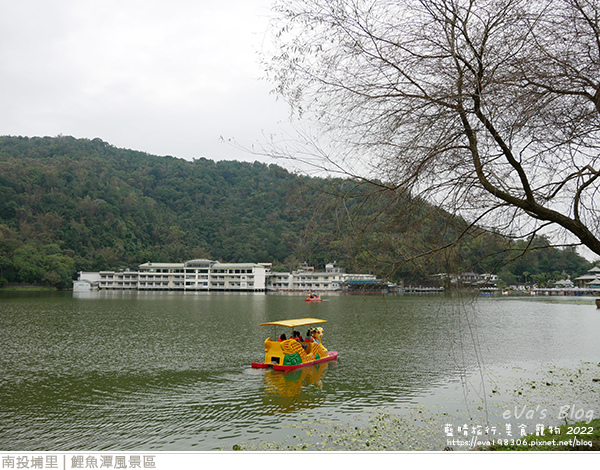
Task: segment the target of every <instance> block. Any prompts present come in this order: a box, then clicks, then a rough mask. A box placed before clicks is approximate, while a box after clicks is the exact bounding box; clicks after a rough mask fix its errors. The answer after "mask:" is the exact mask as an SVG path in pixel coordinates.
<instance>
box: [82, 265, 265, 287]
mask: <svg viewBox="0 0 600 470" xmlns="http://www.w3.org/2000/svg"><path fill="white" fill-rule="evenodd" d="M269 266H270V264H268V263H263V264H257V263H219V262H217V261H212V260H207V259H196V260H190V261H186V262H185V263H151V262H148V263H144V264H141V265H140V266H139V268H138V271H130V270H125V271H100V272H99V273H83V272H80V273H79V279H78V280H77V281H74V283H73V286H74V288H75V287H77V289H78V290H82V289H84V288H86V287H87V286H88V285H89V284H91V282H92V280H95V281H96V284H97V286H98V288H99V289H111V290H124V289H137V290H161V291H162V290H190V291H202V290H205V291H212V290H235V291H250V292H256V291H264V290H265V289H266V279H267V273H268V271H269ZM86 290H89V289H86Z"/></svg>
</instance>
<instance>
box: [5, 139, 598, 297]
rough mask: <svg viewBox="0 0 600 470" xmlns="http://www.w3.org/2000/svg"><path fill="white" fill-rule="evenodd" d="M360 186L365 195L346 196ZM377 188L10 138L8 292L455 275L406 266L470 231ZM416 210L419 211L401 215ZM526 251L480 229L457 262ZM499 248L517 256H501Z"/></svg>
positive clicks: (562, 260)
mask: <svg viewBox="0 0 600 470" xmlns="http://www.w3.org/2000/svg"><path fill="white" fill-rule="evenodd" d="M350 189H351V192H352V197H347V198H345V199H343V200H340V199H338V198H337V197H336V194H337V193H339V192H340V191H341V192H344V193H348V191H349V190H350ZM373 193H374V187H373V186H370V185H356V184H355V182H353V181H350V180H342V179H334V178H325V179H323V178H311V177H307V176H302V175H296V174H292V173H290V172H288V171H286V170H284V169H282V168H280V167H278V166H275V165H271V166H268V165H264V164H260V163H241V162H227V161H226V162H213V161H210V160H206V159H199V160H195V161H186V160H182V159H176V158H172V157H158V156H153V155H147V154H144V153H140V152H134V151H131V150H125V149H117V148H114V147H112V146H110V145H108V144H105V143H102V142H101V141H99V140H93V141H89V140H86V139H74V138H71V137H56V138H20V137H0V285H5V284H6V283H33V284H47V285H54V286H57V287H69V285H70V281H71V279H72V278H73V276H74V275H75V273H76V272H77V271H80V270H93V271H99V270H107V269H124V268H128V267H129V268H135V267H136V266H137V265H139V264H140V263H144V262H147V261H153V262H176V261H184V260H186V259H194V258H211V259H218V260H220V261H224V262H248V261H251V262H273V263H274V264H275V266H276V267H277V269H281V268H283V267H285V268H286V269H295V268H297V267H298V265H299V263H301V262H308V263H310V264H314V265H316V266H317V267H320V268H323V267H324V265H325V264H326V263H328V262H331V261H338V262H339V263H340V264H341V265H342V266H346V267H347V268H348V270H349V271H354V272H365V271H373V272H375V273H377V274H378V275H381V276H386V277H389V278H391V279H396V280H398V279H400V278H406V279H419V280H421V281H422V280H424V279H425V280H426V279H427V278H428V276H429V275H430V274H431V273H435V272H440V271H444V270H445V266H444V263H443V261H444V260H443V259H441V258H440V257H436V258H430V259H425V258H419V259H417V260H415V261H414V262H412V263H407V262H405V260H406V259H410V258H414V257H415V256H414V254H415V253H420V252H426V251H432V250H435V249H437V247H439V246H440V245H444V244H447V243H449V240H453V239H455V238H456V237H457V234H459V233H464V232H465V230H466V229H465V228H466V227H468V224H466V223H465V222H464V221H462V220H461V219H459V218H456V217H453V216H451V215H449V214H447V213H445V212H444V211H442V210H440V209H439V208H436V207H434V206H431V205H428V204H425V203H422V202H419V201H418V200H417V199H415V200H414V201H412V202H411V201H410V200H409V199H408V198H405V199H404V200H400V199H399V198H397V197H395V196H393V195H391V194H390V193H388V192H385V193H383V195H382V196H381V197H373ZM405 203H406V204H411V206H412V207H413V208H414V209H415V210H411V211H408V212H407V211H402V210H400V209H401V208H402V206H403V205H404V204H405ZM390 207H391V208H394V211H392V212H393V216H392V215H390V211H389V210H388V209H389V208H390ZM390 228H393V231H391V230H390ZM391 235H393V236H391ZM523 243H525V244H527V243H526V242H522V241H519V242H517V243H515V242H514V241H512V240H510V239H506V238H503V237H499V236H492V235H490V234H488V233H486V232H483V231H475V230H471V231H470V232H469V234H468V236H465V237H464V244H463V246H461V248H460V249H456V250H455V251H454V252H452V256H453V257H454V259H455V261H456V263H457V264H456V265H457V266H459V267H460V269H466V270H471V269H475V270H477V271H479V272H489V271H491V270H492V269H494V268H496V267H498V266H501V265H502V266H503V267H504V265H505V264H506V263H507V262H508V261H510V259H511V257H513V254H512V252H511V251H510V248H514V247H518V244H523ZM535 243H536V244H537V245H540V243H541V242H540V243H538V242H537V241H536V242H535ZM530 244H532V243H530ZM537 245H536V246H537ZM542 245H544V243H541V245H540V246H542ZM486 247H490V248H493V249H494V250H496V251H501V250H506V251H505V253H506V256H499V257H498V258H492V257H491V256H490V255H489V253H488V252H486V250H485V249H486ZM542 252H543V253H545V255H544V256H546V257H550V256H552V257H553V258H552V260H551V261H548V262H547V263H546V265H545V267H544V264H543V262H542V261H540V262H537V261H536V263H535V266H534V267H532V268H530V269H529V271H531V272H532V273H534V274H539V270H540V269H549V267H552V270H554V269H555V268H556V269H557V270H559V271H560V272H561V273H562V271H563V270H564V271H565V272H566V273H568V274H580V273H581V274H582V273H583V272H585V270H586V269H587V263H586V262H585V260H582V259H581V257H579V256H577V255H576V254H574V256H575V257H574V258H573V259H571V255H572V254H571V253H570V252H567V251H564V250H540V253H542ZM542 259H543V257H542ZM532 264H533V262H532ZM504 269H510V267H508V268H504ZM520 274H521V273H520V272H519V273H517V274H516V275H515V277H518V275H520Z"/></svg>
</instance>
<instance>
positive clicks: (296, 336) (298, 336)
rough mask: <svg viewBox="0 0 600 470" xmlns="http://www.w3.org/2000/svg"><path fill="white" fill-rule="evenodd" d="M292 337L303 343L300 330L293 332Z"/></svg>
mask: <svg viewBox="0 0 600 470" xmlns="http://www.w3.org/2000/svg"><path fill="white" fill-rule="evenodd" d="M292 338H293V339H295V340H296V341H298V342H300V343H302V342H303V341H304V340H303V339H302V336H301V335H300V332H299V331H294V333H293V334H292Z"/></svg>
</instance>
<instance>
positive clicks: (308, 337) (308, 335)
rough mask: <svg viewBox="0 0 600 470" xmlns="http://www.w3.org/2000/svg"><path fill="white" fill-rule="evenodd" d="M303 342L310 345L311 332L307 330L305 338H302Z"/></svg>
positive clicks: (311, 340)
mask: <svg viewBox="0 0 600 470" xmlns="http://www.w3.org/2000/svg"><path fill="white" fill-rule="evenodd" d="M304 342H305V343H312V342H313V339H312V331H311V330H308V331H307V332H306V338H304Z"/></svg>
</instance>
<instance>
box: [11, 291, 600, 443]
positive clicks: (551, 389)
mask: <svg viewBox="0 0 600 470" xmlns="http://www.w3.org/2000/svg"><path fill="white" fill-rule="evenodd" d="M324 299H325V300H324V301H323V302H304V301H303V296H301V295H291V294H290V295H285V294H240V293H182V292H162V293H157V292H138V291H133V292H114V291H100V292H90V293H72V292H11V291H4V292H0V327H1V331H2V336H3V339H2V349H1V351H2V352H1V356H0V371H1V375H0V403H1V405H0V448H1V450H3V451H76V450H88V451H91V450H113V451H125V450H128V451H147V450H155V451H211V450H221V449H222V450H231V449H233V448H242V449H248V450H253V449H257V450H261V449H263V450H264V449H283V450H285V449H293V448H306V449H309V450H310V449H317V450H347V449H349V450H359V449H364V447H360V446H364V445H371V442H370V441H369V442H366V441H365V439H366V438H365V437H364V436H363V434H362V433H363V431H365V430H370V431H369V432H373V423H374V422H377V420H378V419H380V420H386V421H385V422H386V423H387V424H386V426H390V423H393V428H389V427H388V428H387V431H386V432H385V433H386V436H387V437H386V438H385V439H379V445H381V441H382V440H383V441H385V440H386V439H387V440H389V442H387V444H386V446H385V449H388V450H442V449H443V448H444V447H445V445H446V443H447V441H448V437H450V436H454V437H455V436H456V435H457V434H458V433H460V432H462V430H463V429H464V427H463V424H465V423H466V422H468V423H471V424H474V425H476V426H478V427H486V426H487V427H489V426H490V424H491V426H492V427H493V428H494V432H497V433H498V434H499V435H500V434H501V432H505V431H506V428H507V427H508V426H507V424H511V425H514V427H515V428H516V427H517V426H518V425H520V424H523V423H526V424H527V425H528V426H529V431H532V426H535V423H537V422H539V421H541V420H543V422H544V423H545V425H546V426H550V425H555V424H561V423H560V422H558V423H557V422H556V421H558V420H557V418H558V415H557V410H559V409H560V407H562V406H564V404H571V405H573V408H572V411H575V412H576V413H579V412H580V411H582V412H583V411H585V413H586V415H585V416H588V414H589V413H593V414H594V418H596V417H598V416H599V415H600V406H599V404H600V403H599V400H600V399H599V398H598V397H599V396H600V383H599V382H596V381H592V380H590V377H591V378H592V379H593V378H594V377H596V376H597V377H600V372H599V371H600V367H598V365H599V363H600V310H597V309H596V307H595V305H594V299H593V298H566V297H552V298H549V297H548V298H507V297H469V296H461V297H451V298H449V297H445V296H442V295H427V296H418V295H410V296H409V295H404V296H401V295H399V296H394V295H389V296H378V295H343V294H338V295H336V294H330V295H325V296H324ZM301 317H316V318H323V319H326V320H327V321H328V323H326V324H325V325H323V326H324V329H325V334H324V337H323V343H324V345H325V346H326V347H327V348H328V349H330V350H336V351H338V353H339V360H338V361H337V362H335V363H328V364H324V365H321V366H319V367H312V368H306V369H301V370H300V371H295V372H293V373H289V374H282V373H274V372H273V371H271V370H262V369H252V368H251V367H250V363H251V362H252V361H262V359H263V341H264V340H265V338H266V337H267V336H271V337H273V335H275V334H279V333H281V332H285V330H284V329H281V330H279V331H274V328H273V327H270V326H269V327H261V326H259V323H262V322H266V321H274V320H282V319H288V318H301ZM302 333H303V334H304V333H305V331H302ZM582 364H584V365H583V366H582ZM582 368H583V369H584V370H583V371H582ZM577 371H579V372H577ZM542 372H543V373H544V374H545V375H544V377H547V376H548V375H549V374H550V377H551V378H550V379H548V378H542V376H541V375H540V374H541V373H542ZM590 374H591V375H590ZM536 380H537V382H535V381H536ZM574 380H575V382H574ZM578 381H584V382H582V383H585V384H586V385H585V386H581V385H580V383H579V382H578ZM535 383H539V384H542V383H543V386H541V385H537V386H536V385H535ZM574 383H575V386H576V387H577V391H578V392H577V393H580V392H581V393H580V395H577V394H574V393H573V390H571V389H570V388H569V387H572V386H573V384H574ZM531 384H534V385H531ZM525 385H526V386H525ZM588 385H589V387H588ZM586 387H587V388H586ZM526 389H527V390H526ZM584 389H585V390H584ZM588 389H589V390H588ZM532 391H535V392H536V393H537V395H536V396H535V397H534V396H532V395H531V392H532ZM524 392H527V393H524ZM540 404H541V405H542V408H540ZM536 406H537V409H536V411H535V412H534V411H533V410H534V408H535V407H536ZM554 408H556V409H554ZM541 409H547V410H548V412H547V413H545V415H544V416H541V415H540V410H541ZM507 411H510V415H511V416H510V419H507V418H506V416H504V417H503V416H502V413H506V412H507ZM527 411H531V413H527ZM517 415H518V416H517ZM517 418H518V419H517ZM510 420H512V421H511V422H510V423H509V422H508V421H510ZM513 421H514V422H513ZM382 422H383V421H382ZM563 423H564V420H563ZM381 429H383V430H385V429H386V428H385V427H380V430H381ZM350 430H351V431H352V432H350ZM380 432H381V431H380ZM392 434H393V436H392ZM336 436H337V438H336ZM340 436H341V438H340ZM370 439H371V441H372V443H373V444H372V445H373V446H374V445H375V443H376V441H377V437H375V438H373V436H371V438H370ZM325 441H327V442H325ZM350 441H352V442H350ZM367 441H368V439H367ZM365 442H366V443H365ZM371 448H375V447H371Z"/></svg>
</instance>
